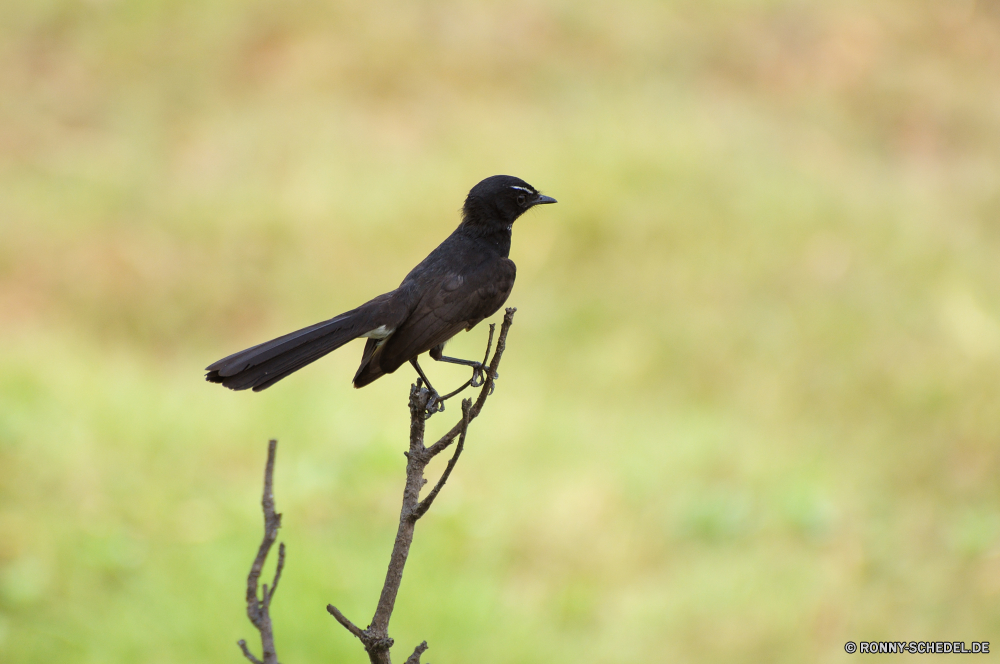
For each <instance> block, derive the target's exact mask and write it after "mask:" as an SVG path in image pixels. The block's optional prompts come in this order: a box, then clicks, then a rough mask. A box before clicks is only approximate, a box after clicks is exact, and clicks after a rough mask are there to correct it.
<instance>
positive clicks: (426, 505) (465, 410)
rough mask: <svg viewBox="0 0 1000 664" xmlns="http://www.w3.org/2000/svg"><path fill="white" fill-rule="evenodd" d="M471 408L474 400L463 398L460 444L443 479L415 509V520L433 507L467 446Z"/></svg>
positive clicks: (449, 462) (442, 474)
mask: <svg viewBox="0 0 1000 664" xmlns="http://www.w3.org/2000/svg"><path fill="white" fill-rule="evenodd" d="M471 408H472V400H471V399H463V400H462V423H463V426H462V435H461V436H459V438H458V445H456V446H455V453H454V454H452V455H451V458H450V459H448V465H447V466H446V467H445V469H444V472H443V473H441V479H439V480H438V483H437V484H435V485H434V488H433V489H431V492H430V493H429V494H427V497H426V498H424V499H423V500H421V501H420V503H419V504H417V508H416V509H415V510H414V511H413V517H412V518H413V520H414V521H416V520H417V519H419V518H420V517H422V516H423V515H424V514H426V513H427V510H429V509H430V508H431V504H432V503H433V502H434V499H435V498H437V495H438V493H440V492H441V487H443V486H444V483H445V482H447V481H448V477H449V476H450V475H451V471H452V469H453V468H454V467H455V464H456V463H458V457H459V455H460V454H462V450H463V449H464V448H465V434H467V433H468V432H469V410H470V409H471Z"/></svg>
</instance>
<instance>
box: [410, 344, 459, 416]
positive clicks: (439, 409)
mask: <svg viewBox="0 0 1000 664" xmlns="http://www.w3.org/2000/svg"><path fill="white" fill-rule="evenodd" d="M410 364H412V365H413V368H414V369H416V370H417V375H419V376H420V380H422V381H424V383H425V384H426V385H427V389H428V390H430V393H431V398H430V399H428V400H427V416H428V417H430V416H431V415H433V414H434V413H443V412H444V399H442V398H441V395H439V394H438V391H437V390H435V389H434V386H433V385H431V381H429V380H427V376H426V374H424V370H423V369H421V368H420V365H419V364H417V358H415V357H414V358H413V359H411V360H410ZM417 387H420V386H419V385H417ZM449 396H450V395H449Z"/></svg>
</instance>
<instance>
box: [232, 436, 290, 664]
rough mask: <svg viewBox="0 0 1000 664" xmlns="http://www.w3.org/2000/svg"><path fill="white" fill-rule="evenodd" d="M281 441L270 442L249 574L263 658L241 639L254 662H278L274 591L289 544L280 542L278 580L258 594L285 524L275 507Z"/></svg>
mask: <svg viewBox="0 0 1000 664" xmlns="http://www.w3.org/2000/svg"><path fill="white" fill-rule="evenodd" d="M277 447H278V441H276V440H271V441H270V442H268V444H267V465H266V466H265V467H264V497H263V499H262V500H261V505H262V507H263V508H264V539H263V540H262V541H261V543H260V548H258V549H257V557H256V558H254V561H253V565H252V566H251V567H250V574H249V576H247V594H246V599H247V616H248V617H249V618H250V622H252V623H253V626H254V627H256V628H257V631H258V632H260V642H261V649H262V650H263V657H264V659H263V660H260V659H257V658H256V657H254V655H253V654H252V653H251V652H250V649H249V648H248V647H247V642H246V641H245V640H244V639H240V640H239V641H238V642H237V645H239V647H240V650H242V651H243V656H244V657H246V658H247V659H248V660H250V661H251V662H253V663H254V664H278V653H277V652H276V651H275V649H274V629H273V627H272V625H271V612H270V608H271V600H272V599H273V598H274V592H275V591H276V590H277V589H278V581H279V580H281V571H282V570H283V569H284V568H285V545H284V543H282V544H281V545H279V546H278V567H277V568H276V569H275V572H274V580H273V581H272V582H271V587H270V588H268V587H267V584H266V583H265V584H264V587H263V589H262V592H261V593H260V597H258V594H257V587H258V583H259V581H260V575H261V572H262V571H263V569H264V561H266V560H267V554H268V553H270V551H271V547H272V546H274V542H275V540H277V539H278V528H280V527H281V515H280V514H278V513H276V512H275V511H274V453H275V451H276V450H277Z"/></svg>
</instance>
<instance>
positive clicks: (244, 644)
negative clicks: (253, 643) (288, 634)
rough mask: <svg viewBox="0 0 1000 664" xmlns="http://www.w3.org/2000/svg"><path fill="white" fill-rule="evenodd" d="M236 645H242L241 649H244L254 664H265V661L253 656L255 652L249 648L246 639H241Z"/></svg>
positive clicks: (244, 653)
mask: <svg viewBox="0 0 1000 664" xmlns="http://www.w3.org/2000/svg"><path fill="white" fill-rule="evenodd" d="M236 645H238V646H239V647H240V650H242V651H243V656H244V657H246V658H247V659H249V660H250V661H251V662H253V664H264V662H262V661H260V660H259V659H257V658H256V657H254V656H253V653H252V652H250V649H249V648H247V642H246V641H244V640H243V639H240V640H239V641H237V642H236Z"/></svg>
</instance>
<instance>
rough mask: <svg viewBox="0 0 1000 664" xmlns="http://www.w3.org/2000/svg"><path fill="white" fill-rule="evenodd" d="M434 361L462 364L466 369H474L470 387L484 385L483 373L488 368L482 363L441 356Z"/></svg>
mask: <svg viewBox="0 0 1000 664" xmlns="http://www.w3.org/2000/svg"><path fill="white" fill-rule="evenodd" d="M432 357H433V356H432ZM434 359H435V360H437V361H438V362H448V363H449V364H461V365H462V366H464V367H472V380H470V381H469V386H470V387H479V386H480V385H482V384H483V372H484V370H485V369H486V366H485V365H484V364H483V363H482V362H476V361H475V360H462V359H459V358H457V357H448V356H447V355H441V356H439V357H435V358H434Z"/></svg>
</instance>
